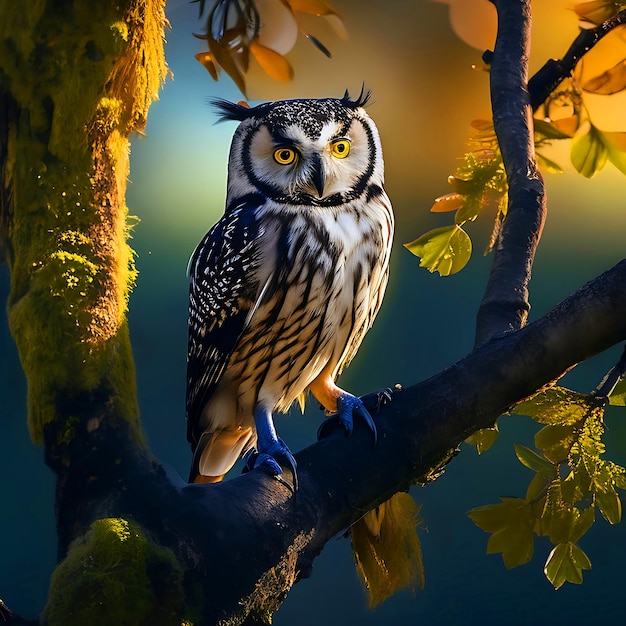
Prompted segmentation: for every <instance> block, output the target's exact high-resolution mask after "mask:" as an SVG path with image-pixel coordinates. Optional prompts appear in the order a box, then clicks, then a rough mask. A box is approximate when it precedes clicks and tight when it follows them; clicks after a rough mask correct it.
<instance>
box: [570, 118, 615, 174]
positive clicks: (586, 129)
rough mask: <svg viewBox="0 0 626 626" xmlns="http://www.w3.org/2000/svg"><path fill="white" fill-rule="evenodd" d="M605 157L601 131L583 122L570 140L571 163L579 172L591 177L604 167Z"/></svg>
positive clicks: (606, 153) (605, 152) (606, 152)
mask: <svg viewBox="0 0 626 626" xmlns="http://www.w3.org/2000/svg"><path fill="white" fill-rule="evenodd" d="M607 157H608V151H607V149H606V146H605V145H604V142H603V141H602V136H601V133H600V132H599V131H598V129H597V128H596V127H595V126H593V125H592V124H590V123H589V122H585V124H584V125H583V126H581V129H580V132H579V133H578V134H577V135H576V136H575V137H574V139H573V141H572V148H571V151H570V158H571V160H572V164H573V165H574V167H575V168H576V170H577V171H578V172H579V173H580V174H582V175H583V176H585V177H586V178H591V177H592V176H593V175H594V174H595V173H596V172H599V171H600V170H601V169H602V168H603V167H604V165H605V164H606V160H607Z"/></svg>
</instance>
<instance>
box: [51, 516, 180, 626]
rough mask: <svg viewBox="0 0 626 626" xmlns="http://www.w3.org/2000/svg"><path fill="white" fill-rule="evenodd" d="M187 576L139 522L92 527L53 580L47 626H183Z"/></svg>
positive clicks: (104, 521)
mask: <svg viewBox="0 0 626 626" xmlns="http://www.w3.org/2000/svg"><path fill="white" fill-rule="evenodd" d="M182 582H183V574H182V570H181V567H180V565H179V564H178V562H177V560H176V558H175V556H174V553H173V552H172V551H171V550H170V549H168V548H164V547H163V546H160V545H158V544H156V543H155V542H154V541H152V540H151V539H150V538H148V537H147V536H146V535H145V534H144V532H143V531H142V529H141V527H140V526H139V525H138V524H136V523H135V522H131V521H128V520H125V519H121V518H108V519H102V520H98V521H96V522H94V523H93V524H92V525H91V528H90V529H89V531H88V532H87V534H86V535H85V536H84V537H83V538H81V539H78V540H77V541H75V542H74V543H73V544H72V546H71V547H70V550H69V553H68V555H67V557H66V558H65V560H64V561H62V562H61V563H60V564H59V566H58V567H57V568H56V570H55V571H54V573H53V574H52V578H51V581H50V593H49V596H48V604H47V606H46V609H45V612H44V623H47V624H48V625H49V626H57V625H58V626H85V625H87V624H89V626H100V625H102V626H111V624H115V625H116V626H126V625H127V626H144V625H145V626H169V625H172V626H181V624H182V623H183V620H182V610H183V600H184V592H183V586H182Z"/></svg>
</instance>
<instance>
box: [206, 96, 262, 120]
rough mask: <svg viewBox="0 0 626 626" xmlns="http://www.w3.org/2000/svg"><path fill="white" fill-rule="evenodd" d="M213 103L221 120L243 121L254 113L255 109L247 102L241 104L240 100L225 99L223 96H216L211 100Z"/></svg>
mask: <svg viewBox="0 0 626 626" xmlns="http://www.w3.org/2000/svg"><path fill="white" fill-rule="evenodd" d="M211 105H212V106H213V108H214V109H216V111H217V114H218V116H219V120H218V121H220V122H225V121H228V120H234V121H236V122H243V120H245V119H248V118H249V117H252V116H253V115H254V112H253V109H251V108H250V107H249V106H248V105H247V104H240V103H239V102H237V103H235V102H230V101H229V100H223V99H222V98H215V99H214V100H211Z"/></svg>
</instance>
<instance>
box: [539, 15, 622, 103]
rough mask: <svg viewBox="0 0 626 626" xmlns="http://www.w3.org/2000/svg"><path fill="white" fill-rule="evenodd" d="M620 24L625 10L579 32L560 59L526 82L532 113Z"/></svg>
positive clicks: (552, 61) (548, 64)
mask: <svg viewBox="0 0 626 626" xmlns="http://www.w3.org/2000/svg"><path fill="white" fill-rule="evenodd" d="M622 24H626V9H624V10H622V11H620V12H619V13H617V14H616V15H614V16H613V17H611V18H609V19H608V20H606V21H605V22H603V23H602V24H600V25H599V26H596V28H590V29H583V30H581V31H580V33H579V35H578V37H576V39H575V40H574V41H573V43H572V45H571V46H570V47H569V48H568V50H567V52H566V53H565V55H564V56H563V58H562V59H559V60H555V59H550V60H548V61H547V62H546V63H545V64H544V65H543V67H542V68H541V69H539V70H538V71H537V72H536V74H535V75H534V76H533V77H532V78H531V79H530V80H529V81H528V91H529V93H530V104H531V106H532V109H533V111H536V110H537V109H538V108H539V107H540V106H541V105H542V104H543V103H544V102H545V100H546V98H547V97H548V96H549V95H550V94H551V93H552V92H553V91H554V90H555V89H556V88H557V87H558V86H559V83H561V82H562V81H563V80H565V79H566V78H567V77H568V76H571V74H572V72H573V71H574V68H575V67H576V65H577V64H578V62H579V61H580V60H581V59H582V58H583V56H584V55H585V54H587V52H589V50H591V49H592V48H593V47H594V46H595V45H596V44H597V43H598V42H599V41H600V40H601V39H602V38H603V37H604V36H605V35H608V34H609V33H610V32H611V31H612V30H614V29H615V28H617V27H618V26H620V25H622Z"/></svg>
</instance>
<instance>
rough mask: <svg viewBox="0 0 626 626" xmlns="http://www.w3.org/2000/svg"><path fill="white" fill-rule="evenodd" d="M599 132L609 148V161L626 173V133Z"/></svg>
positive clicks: (607, 148)
mask: <svg viewBox="0 0 626 626" xmlns="http://www.w3.org/2000/svg"><path fill="white" fill-rule="evenodd" d="M598 132H599V134H600V136H601V138H602V142H603V143H604V146H605V148H606V150H607V156H608V158H609V161H610V162H611V163H612V164H613V165H614V166H615V167H616V168H617V169H618V170H619V171H620V172H621V173H622V174H626V133H624V132H600V131H598Z"/></svg>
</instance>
